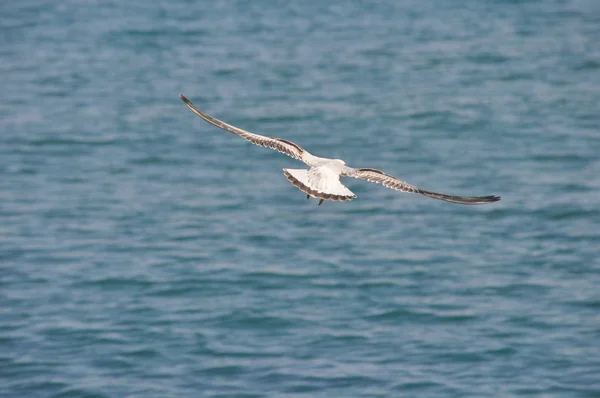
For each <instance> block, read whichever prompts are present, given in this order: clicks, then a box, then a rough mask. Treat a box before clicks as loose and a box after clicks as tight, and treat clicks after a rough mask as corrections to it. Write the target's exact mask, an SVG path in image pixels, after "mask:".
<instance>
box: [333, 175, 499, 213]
mask: <svg viewBox="0 0 600 398" xmlns="http://www.w3.org/2000/svg"><path fill="white" fill-rule="evenodd" d="M344 175H346V176H348V177H354V178H363V179H365V180H367V181H371V182H375V183H377V184H382V185H383V186H384V187H388V188H391V189H395V190H396V191H402V192H409V193H419V194H421V195H425V196H429V197H430V198H434V199H440V200H445V201H446V202H452V203H460V204H463V205H483V204H486V203H492V202H497V201H499V200H500V196H493V195H491V196H454V195H446V194H443V193H437V192H431V191H427V190H425V189H421V188H417V187H415V186H414V185H410V184H407V183H406V182H404V181H402V180H400V179H398V178H396V177H394V176H391V175H389V174H386V173H384V172H383V171H381V170H377V169H351V170H348V171H347V172H345V173H344Z"/></svg>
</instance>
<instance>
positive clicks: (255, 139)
mask: <svg viewBox="0 0 600 398" xmlns="http://www.w3.org/2000/svg"><path fill="white" fill-rule="evenodd" d="M179 96H180V97H181V99H182V100H183V102H185V104H186V105H187V106H188V108H190V109H191V111H192V112H194V113H195V114H196V115H197V116H200V117H201V118H202V119H204V120H206V121H207V122H208V123H210V124H212V125H213V126H217V127H219V128H221V129H223V130H226V131H229V132H230V133H233V134H236V135H239V136H240V137H242V138H243V139H245V140H246V141H250V142H251V143H253V144H255V145H258V146H264V147H267V148H271V149H274V150H276V151H279V152H281V153H284V154H286V155H288V156H290V157H292V158H294V159H298V160H300V161H303V162H304V163H306V164H308V165H310V163H309V162H310V159H309V157H310V156H311V155H310V154H308V152H306V151H305V150H304V148H302V147H301V146H300V145H297V144H295V143H293V142H291V141H288V140H284V139H282V138H275V137H267V136H264V135H259V134H255V133H251V132H249V131H246V130H243V129H240V128H238V127H235V126H232V125H231V124H228V123H225V122H223V121H221V120H219V119H216V118H214V117H212V116H210V115H208V114H206V113H204V112H202V111H201V110H200V109H198V108H196V106H195V105H194V104H192V102H191V101H190V100H188V99H187V98H186V97H185V96H184V95H183V94H179Z"/></svg>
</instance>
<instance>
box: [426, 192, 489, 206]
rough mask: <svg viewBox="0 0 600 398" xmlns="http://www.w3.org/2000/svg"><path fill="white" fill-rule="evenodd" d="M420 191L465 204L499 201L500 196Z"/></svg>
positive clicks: (427, 194) (440, 198)
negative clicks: (458, 194) (456, 194)
mask: <svg viewBox="0 0 600 398" xmlns="http://www.w3.org/2000/svg"><path fill="white" fill-rule="evenodd" d="M419 193H421V194H423V195H425V196H429V197H430V198H434V199H439V200H444V201H446V202H451V203H459V204H463V205H484V204H488V203H494V202H497V201H499V200H500V199H501V198H500V196H496V195H489V196H455V195H446V194H443V193H437V192H431V191H426V190H423V189H422V190H420V191H419Z"/></svg>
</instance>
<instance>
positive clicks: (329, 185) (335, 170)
mask: <svg viewBox="0 0 600 398" xmlns="http://www.w3.org/2000/svg"><path fill="white" fill-rule="evenodd" d="M180 97H181V99H182V100H183V102H185V104H186V105H187V106H188V108H190V110H191V111H192V112H194V113H195V114H196V115H198V116H199V117H201V118H202V119H204V120H205V121H207V122H208V123H210V124H212V125H214V126H217V127H219V128H222V129H224V130H226V131H229V132H231V133H233V134H236V135H238V136H240V137H242V138H243V139H245V140H247V141H250V142H251V143H253V144H255V145H259V146H265V147H268V148H271V149H274V150H276V151H279V152H281V153H284V154H286V155H288V156H290V157H292V158H294V159H297V160H300V161H302V162H304V163H305V164H306V165H308V166H310V169H308V170H307V169H283V172H284V174H285V176H286V178H287V179H288V180H289V181H290V182H291V183H292V184H294V186H296V187H297V188H298V189H300V190H301V191H302V192H304V193H306V194H307V197H308V198H310V197H311V196H312V197H314V198H318V199H320V201H319V204H321V203H323V201H324V200H337V201H346V200H352V199H354V198H356V195H355V194H354V193H353V192H352V191H350V190H349V189H348V187H346V186H345V185H344V184H342V181H341V179H342V177H354V178H361V179H365V180H367V181H371V182H375V183H378V184H382V185H383V186H385V187H388V188H391V189H395V190H397V191H402V192H410V193H418V194H422V195H425V196H429V197H430V198H434V199H440V200H445V201H447V202H452V203H460V204H469V205H477V204H486V203H492V202H496V201H498V200H500V197H499V196H493V195H491V196H454V195H446V194H443V193H437V192H432V191H427V190H424V189H421V188H417V187H415V186H413V185H410V184H407V183H406V182H404V181H402V180H400V179H398V178H396V177H394V176H391V175H389V174H386V173H384V172H383V171H381V170H377V169H366V168H361V169H354V168H352V167H348V166H346V163H345V162H344V161H343V160H340V159H328V158H321V157H318V156H315V155H313V154H311V153H309V152H308V151H307V150H305V149H304V148H302V147H301V146H299V145H297V144H295V143H293V142H291V141H288V140H284V139H282V138H275V137H267V136H263V135H259V134H255V133H251V132H249V131H246V130H243V129H240V128H238V127H235V126H232V125H231V124H228V123H225V122H223V121H221V120H219V119H216V118H214V117H212V116H210V115H208V114H206V113H204V112H202V111H201V110H200V109H198V108H196V106H194V104H192V103H191V102H190V100H188V99H187V98H186V97H185V96H184V95H183V94H180Z"/></svg>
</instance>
